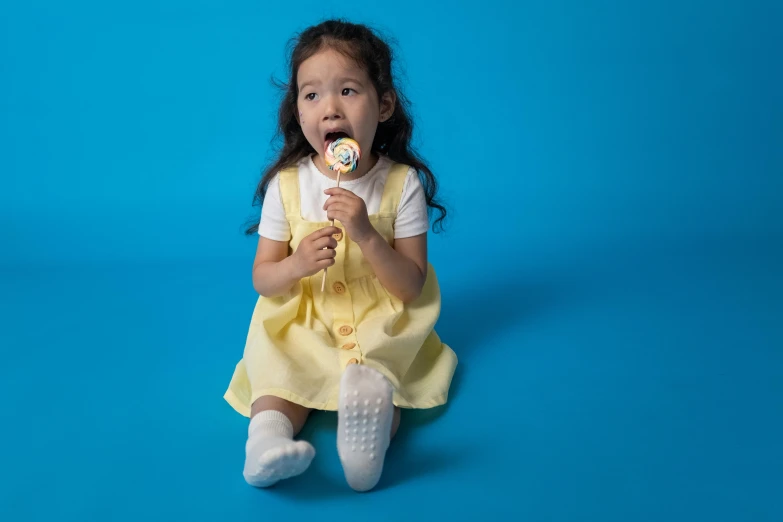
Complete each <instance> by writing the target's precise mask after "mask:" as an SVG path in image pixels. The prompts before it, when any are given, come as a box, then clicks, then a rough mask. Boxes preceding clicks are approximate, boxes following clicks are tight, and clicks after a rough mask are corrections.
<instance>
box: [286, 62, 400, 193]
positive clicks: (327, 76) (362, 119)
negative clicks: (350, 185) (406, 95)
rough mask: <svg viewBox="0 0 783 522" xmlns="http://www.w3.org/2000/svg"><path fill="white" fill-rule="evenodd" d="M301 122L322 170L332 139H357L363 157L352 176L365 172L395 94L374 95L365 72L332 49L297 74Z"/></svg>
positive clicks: (388, 115) (303, 64) (370, 163)
mask: <svg viewBox="0 0 783 522" xmlns="http://www.w3.org/2000/svg"><path fill="white" fill-rule="evenodd" d="M297 87H298V89H299V95H298V96H297V108H298V112H299V124H300V126H301V127H302V132H303V133H304V135H305V138H307V141H308V142H309V143H310V145H312V147H313V148H314V149H315V150H316V151H318V158H316V165H317V166H318V167H319V169H321V170H322V171H324V172H326V171H328V169H327V168H326V163H325V161H324V152H325V150H326V146H327V145H328V143H329V142H330V141H332V140H333V139H336V137H339V136H340V134H336V133H343V134H342V135H347V136H349V137H351V138H353V139H354V140H356V141H357V142H358V143H359V146H360V147H361V149H362V156H361V160H360V161H359V166H358V167H357V169H356V171H354V172H353V173H351V175H350V176H351V177H352V178H353V177H360V176H362V175H363V174H364V173H366V172H367V171H368V170H369V169H370V167H371V166H372V164H373V163H374V162H375V158H373V157H371V154H370V150H371V148H372V142H373V139H374V138H375V130H376V129H377V128H378V123H379V122H381V121H385V120H386V119H387V118H389V117H390V116H391V114H392V112H394V102H395V101H396V100H395V99H394V95H393V94H391V93H388V94H386V95H385V96H384V97H383V99H381V100H379V99H378V94H377V93H376V92H375V87H374V86H373V84H372V82H371V81H370V78H369V77H368V76H367V73H366V72H365V71H364V69H362V68H361V67H359V66H357V65H356V64H355V63H354V62H353V61H352V60H350V59H349V58H346V57H345V56H343V55H342V54H340V53H339V52H337V51H335V50H333V49H329V48H327V49H324V50H321V51H319V52H318V53H316V54H314V55H313V56H311V57H310V58H308V59H307V60H305V61H304V62H302V65H300V66H299V71H298V73H297Z"/></svg>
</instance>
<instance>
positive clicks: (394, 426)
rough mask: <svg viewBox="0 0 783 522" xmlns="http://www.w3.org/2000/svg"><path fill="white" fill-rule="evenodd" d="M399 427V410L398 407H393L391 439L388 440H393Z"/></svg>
mask: <svg viewBox="0 0 783 522" xmlns="http://www.w3.org/2000/svg"><path fill="white" fill-rule="evenodd" d="M399 427H400V408H399V406H395V407H394V417H392V427H391V437H390V439H393V438H394V436H395V435H396V434H397V430H398V429H399Z"/></svg>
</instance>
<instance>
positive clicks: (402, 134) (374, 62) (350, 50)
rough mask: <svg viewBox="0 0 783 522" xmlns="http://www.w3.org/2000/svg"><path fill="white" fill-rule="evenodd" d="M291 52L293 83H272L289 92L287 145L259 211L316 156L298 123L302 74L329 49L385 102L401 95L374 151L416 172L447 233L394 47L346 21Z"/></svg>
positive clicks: (262, 185) (252, 227) (305, 36)
mask: <svg viewBox="0 0 783 522" xmlns="http://www.w3.org/2000/svg"><path fill="white" fill-rule="evenodd" d="M290 47H292V48H293V50H292V51H291V52H290V54H289V58H288V64H289V79H288V82H287V83H281V82H278V81H275V80H274V79H273V80H272V81H273V83H274V85H275V86H276V87H278V88H280V89H281V90H282V91H283V93H284V94H283V98H282V101H281V102H280V108H279V110H278V117H277V130H276V133H275V136H274V138H273V142H275V141H279V139H280V138H281V137H282V141H283V145H282V148H279V151H278V153H277V159H276V160H275V161H274V163H273V164H272V165H270V166H269V167H268V168H267V169H266V170H265V171H264V172H263V175H262V177H261V181H260V182H259V183H258V186H257V188H256V192H255V196H254V197H253V205H254V206H258V207H260V206H261V205H263V201H264V197H265V195H266V191H267V188H268V187H269V182H270V181H271V180H272V178H273V177H274V176H275V174H277V172H278V171H280V170H281V169H283V168H286V167H289V166H292V165H295V164H296V162H298V161H299V160H300V159H302V158H304V157H306V156H309V155H310V154H312V153H314V152H315V150H314V149H313V147H312V146H311V145H310V143H309V142H308V141H307V139H306V138H305V136H304V134H303V133H302V129H301V127H300V126H299V123H298V121H297V119H296V111H297V105H296V100H297V97H298V96H299V92H298V87H297V72H298V71H299V66H300V65H301V64H302V62H304V61H305V60H307V59H308V58H310V57H311V56H313V55H314V54H316V53H317V52H319V51H321V50H323V49H325V48H331V49H334V50H336V51H338V52H340V53H341V54H343V55H344V56H346V57H348V58H350V59H352V60H354V61H355V62H356V63H357V64H358V65H359V66H361V67H363V68H364V69H365V70H366V71H367V74H368V76H369V78H370V80H371V81H372V83H373V86H374V87H375V91H376V93H377V94H378V98H379V99H380V98H381V96H382V95H383V94H385V93H387V92H390V91H391V92H394V93H395V94H396V96H397V103H396V105H395V108H394V113H393V114H392V116H391V117H390V118H389V119H387V120H386V121H384V122H381V123H379V125H378V129H377V131H376V133H375V139H374V140H373V143H372V150H373V152H375V153H379V154H385V155H386V156H388V157H389V158H390V159H391V160H392V161H395V162H397V163H403V164H406V165H409V166H411V167H413V168H415V169H416V171H417V172H418V174H419V179H420V180H421V183H422V186H423V187H424V193H425V197H426V200H427V206H428V211H429V213H430V217H431V215H432V211H433V210H437V211H438V212H439V214H440V215H439V216H438V218H437V219H436V220H435V221H434V223H433V231H435V232H438V229H440V230H442V229H443V221H444V219H445V218H446V208H445V207H444V206H443V205H442V204H441V203H440V202H439V201H438V200H437V199H436V193H437V190H438V183H437V180H436V179H435V176H434V175H433V174H432V171H431V170H430V168H429V166H427V164H426V162H425V161H424V160H423V159H422V158H421V157H420V156H419V154H418V153H417V152H416V151H415V150H413V148H412V146H411V138H412V136H413V121H412V119H411V117H410V115H409V112H410V102H409V101H408V99H407V98H406V97H405V95H404V94H403V92H402V91H401V90H400V86H399V85H396V84H395V82H394V78H393V75H392V61H393V54H392V50H391V48H390V47H389V45H388V44H387V43H386V42H384V41H383V40H382V39H381V38H379V37H378V36H377V35H376V34H375V33H374V32H373V31H372V30H371V29H370V28H368V27H367V26H365V25H361V24H353V23H350V22H346V21H343V20H327V21H325V22H322V23H320V24H318V25H315V26H312V27H309V28H307V29H305V30H304V31H303V32H301V33H300V34H299V35H298V36H295V37H294V38H292V39H291V41H290V42H289V48H290ZM248 225H249V226H248V228H247V230H246V231H245V233H246V234H247V235H252V234H255V233H257V232H258V220H257V219H256V220H253V221H251V222H249V223H248Z"/></svg>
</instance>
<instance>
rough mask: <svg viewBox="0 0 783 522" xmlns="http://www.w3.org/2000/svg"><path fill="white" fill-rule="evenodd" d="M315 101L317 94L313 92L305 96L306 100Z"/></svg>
mask: <svg viewBox="0 0 783 522" xmlns="http://www.w3.org/2000/svg"><path fill="white" fill-rule="evenodd" d="M314 99H315V93H314V92H311V93H309V94H305V100H308V101H313V100H314Z"/></svg>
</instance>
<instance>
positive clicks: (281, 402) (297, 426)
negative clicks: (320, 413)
mask: <svg viewBox="0 0 783 522" xmlns="http://www.w3.org/2000/svg"><path fill="white" fill-rule="evenodd" d="M268 410H274V411H279V412H280V413H282V414H283V415H285V416H286V417H288V420H289V421H291V426H292V428H293V430H294V433H293V436H294V437H296V436H297V435H298V434H299V432H300V431H302V427H303V426H304V424H305V421H306V420H307V417H308V416H309V415H310V412H311V411H313V410H311V409H310V408H305V407H304V406H300V405H299V404H295V403H293V402H291V401H287V400H285V399H281V398H280V397H275V396H273V395H264V396H263V397H259V398H258V399H257V400H256V401H255V402H254V403H253V404H252V406H250V418H251V419H252V418H253V417H255V416H256V415H257V414H259V413H261V412H262V411H268Z"/></svg>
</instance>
